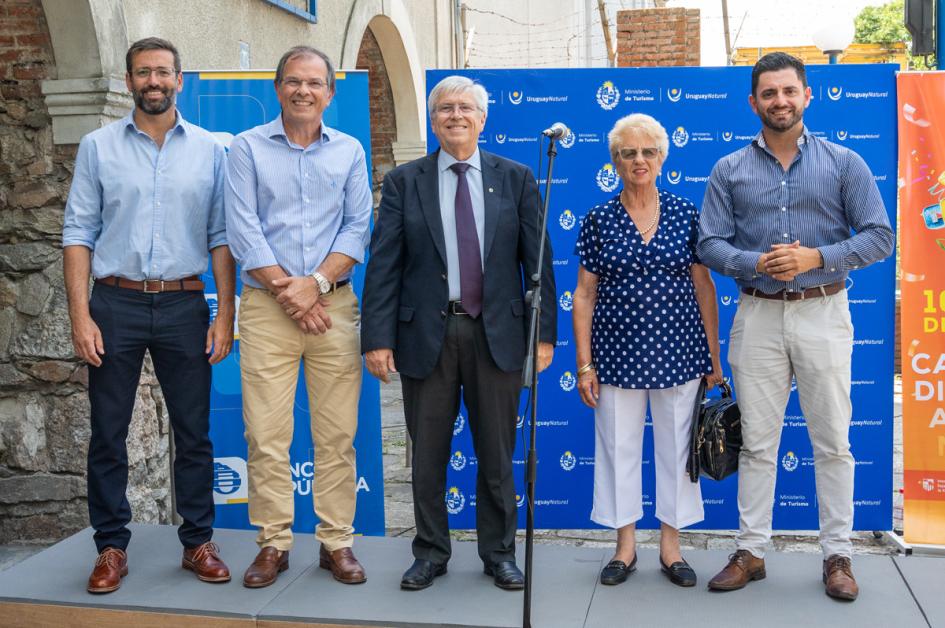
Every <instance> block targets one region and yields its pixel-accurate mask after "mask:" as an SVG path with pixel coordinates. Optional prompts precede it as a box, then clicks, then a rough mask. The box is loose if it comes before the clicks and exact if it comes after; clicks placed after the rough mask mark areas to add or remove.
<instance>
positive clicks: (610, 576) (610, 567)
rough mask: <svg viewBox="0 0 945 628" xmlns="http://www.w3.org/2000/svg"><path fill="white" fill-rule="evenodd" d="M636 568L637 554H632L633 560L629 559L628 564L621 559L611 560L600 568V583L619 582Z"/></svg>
mask: <svg viewBox="0 0 945 628" xmlns="http://www.w3.org/2000/svg"><path fill="white" fill-rule="evenodd" d="M636 568H637V555H636V554H634V555H633V560H631V561H630V564H629V565H628V564H626V563H625V562H623V561H622V560H612V561H610V562H609V563H607V566H606V567H604V568H603V569H601V570H600V583H601V584H620V583H621V582H623V581H624V580H626V579H627V576H629V575H630V574H631V573H633V572H634V571H635V570H636Z"/></svg>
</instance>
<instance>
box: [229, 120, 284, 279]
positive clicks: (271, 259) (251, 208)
mask: <svg viewBox="0 0 945 628" xmlns="http://www.w3.org/2000/svg"><path fill="white" fill-rule="evenodd" d="M224 199H225V206H226V237H227V240H228V241H229V244H230V250H231V251H232V253H233V256H234V257H235V258H236V260H237V262H239V264H240V266H242V267H243V270H244V271H247V270H254V269H256V268H263V267H266V266H276V265H277V264H278V262H277V261H276V256H275V254H274V253H273V252H272V249H271V248H270V246H269V243H268V242H267V241H266V237H265V235H263V230H262V225H261V224H260V222H259V215H258V213H257V211H256V209H257V208H256V205H257V200H256V165H255V163H254V161H253V156H252V152H251V150H250V147H249V143H248V142H247V140H246V138H245V137H243V136H237V137H235V138H234V139H233V142H232V143H231V144H230V153H229V157H228V159H227V161H226V186H225V191H224Z"/></svg>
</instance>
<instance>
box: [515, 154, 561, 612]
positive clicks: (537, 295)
mask: <svg viewBox="0 0 945 628" xmlns="http://www.w3.org/2000/svg"><path fill="white" fill-rule="evenodd" d="M557 155H558V149H557V148H556V147H555V137H554V136H551V138H550V144H549V145H548V175H547V178H546V179H545V200H544V202H543V206H542V213H541V237H540V238H539V242H538V266H536V268H535V272H534V273H532V276H531V289H530V290H529V291H528V293H527V294H526V295H525V299H526V300H527V301H528V304H529V305H530V306H531V320H530V322H529V326H528V353H527V355H526V356H525V364H524V366H523V367H522V387H523V388H527V389H528V391H529V393H528V396H529V407H530V408H531V416H530V417H529V422H530V425H529V430H528V433H529V442H528V454H527V457H526V462H525V486H526V489H525V491H526V495H527V497H526V501H527V503H528V511H527V512H526V519H525V592H524V593H525V600H524V607H523V609H522V628H531V626H532V621H531V614H532V575H533V571H532V554H533V552H532V549H533V545H534V540H535V478H536V470H537V464H538V454H537V452H536V450H535V428H536V427H537V425H538V368H537V364H536V360H537V358H538V322H539V319H540V318H541V271H542V268H543V266H544V257H545V243H546V241H547V239H548V202H549V200H550V198H551V171H552V168H553V167H554V163H555V157H556V156H557ZM539 174H540V173H539Z"/></svg>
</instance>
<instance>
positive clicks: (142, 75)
mask: <svg viewBox="0 0 945 628" xmlns="http://www.w3.org/2000/svg"><path fill="white" fill-rule="evenodd" d="M131 74H132V75H133V76H134V77H135V78H139V79H146V78H148V77H150V76H151V75H152V74H154V75H156V76H157V77H158V78H160V79H168V78H171V77H172V76H175V75H176V74H177V70H175V69H174V68H138V69H136V70H134V71H133V72H132V73H131Z"/></svg>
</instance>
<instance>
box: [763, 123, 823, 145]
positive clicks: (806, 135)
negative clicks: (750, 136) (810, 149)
mask: <svg viewBox="0 0 945 628" xmlns="http://www.w3.org/2000/svg"><path fill="white" fill-rule="evenodd" d="M809 140H810V131H809V130H808V129H807V125H806V124H805V125H804V126H803V127H801V134H800V136H798V138H797V146H798V148H800V147H802V146H804V145H806V144H807V142H808V141H809ZM752 142H754V143H755V144H756V145H757V146H758V147H760V148H768V143H767V142H765V134H764V132H763V131H758V135H756V136H755V139H754V140H752Z"/></svg>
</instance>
